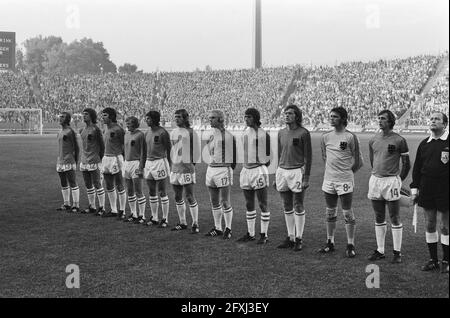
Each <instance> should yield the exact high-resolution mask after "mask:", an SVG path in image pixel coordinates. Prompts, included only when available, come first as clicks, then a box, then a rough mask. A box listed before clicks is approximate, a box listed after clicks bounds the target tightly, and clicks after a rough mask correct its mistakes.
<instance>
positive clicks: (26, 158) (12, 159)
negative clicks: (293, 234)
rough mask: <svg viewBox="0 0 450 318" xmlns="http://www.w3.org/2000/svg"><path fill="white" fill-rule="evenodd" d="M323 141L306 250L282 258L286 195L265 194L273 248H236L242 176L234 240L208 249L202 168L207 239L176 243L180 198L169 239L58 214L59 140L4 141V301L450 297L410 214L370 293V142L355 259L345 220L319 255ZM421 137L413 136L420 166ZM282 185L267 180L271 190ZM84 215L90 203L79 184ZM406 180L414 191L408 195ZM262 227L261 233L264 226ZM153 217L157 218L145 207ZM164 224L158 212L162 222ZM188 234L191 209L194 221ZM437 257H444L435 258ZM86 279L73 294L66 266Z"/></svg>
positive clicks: (202, 207) (0, 195)
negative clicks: (349, 252)
mask: <svg viewBox="0 0 450 318" xmlns="http://www.w3.org/2000/svg"><path fill="white" fill-rule="evenodd" d="M319 137H320V135H319V134H313V135H312V138H313V150H314V153H313V160H314V162H313V166H312V175H311V181H310V188H309V189H308V190H307V194H306V198H305V207H306V213H307V214H306V226H305V234H304V249H303V250H302V251H300V252H294V251H292V250H279V249H277V248H276V246H277V245H278V243H279V242H280V241H282V240H283V239H284V238H285V236H286V226H285V222H284V215H283V212H282V205H281V199H280V197H279V194H278V193H277V192H276V191H275V190H274V189H273V188H271V189H270V190H269V208H270V211H271V220H270V226H269V240H270V242H269V243H268V244H267V245H265V246H259V245H256V243H255V242H251V243H246V244H238V243H236V241H235V240H236V239H237V238H238V237H240V236H241V235H243V234H245V233H246V231H247V227H246V219H245V201H244V197H243V194H242V192H241V190H240V189H239V172H240V170H241V166H240V165H238V167H237V169H236V170H235V171H234V182H235V185H234V186H233V188H232V194H231V196H232V205H233V208H234V217H233V239H232V240H229V241H224V240H222V239H221V238H207V237H205V236H204V235H203V234H204V233H205V232H206V231H208V230H209V229H210V228H211V227H212V226H213V219H212V214H211V211H210V205H209V197H208V192H207V191H206V187H205V185H204V178H205V171H206V166H205V165H204V164H200V165H198V167H197V185H196V189H195V190H196V196H197V201H198V203H199V225H200V231H201V233H200V234H197V235H192V234H190V233H189V230H188V231H181V232H171V231H170V230H169V229H170V228H171V226H174V225H175V224H176V223H177V221H178V215H177V212H176V208H175V204H174V201H173V192H172V191H170V192H169V197H170V213H169V228H166V229H157V228H149V227H144V226H142V225H135V224H125V223H123V222H119V221H116V220H115V219H111V218H106V219H102V218H99V217H94V216H92V215H81V214H68V213H62V212H57V211H55V208H56V207H58V206H59V205H60V204H61V202H62V197H61V192H60V186H59V178H58V176H57V173H56V171H55V159H56V138H55V137H54V136H42V137H40V136H24V137H20V136H4V137H0V167H2V169H1V170H0V180H1V182H0V201H1V202H0V207H1V222H0V242H1V243H0V244H1V245H0V246H1V257H0V271H1V274H0V297H155V298H156V297H183V298H184V297H186V298H187V297H189V298H191V297H193V298H195V297H227V298H228V297H231V298H234V297H258V298H260V297H282V298H287V297H299V298H300V297H302V298H303V297H334V298H335V297H352V298H353V297H446V298H448V297H449V293H448V290H449V289H448V287H449V280H448V279H449V276H448V275H444V274H440V273H424V272H421V271H420V266H421V265H423V263H424V262H426V261H427V259H428V251H427V248H426V243H425V235H424V232H425V229H424V217H423V214H422V213H421V211H420V213H419V226H418V231H417V233H414V232H413V228H412V225H411V221H412V211H409V210H408V209H404V208H403V209H402V212H401V215H402V220H403V224H404V232H403V248H402V250H403V251H402V252H403V254H404V258H403V260H404V262H403V263H402V264H396V265H392V264H390V263H389V260H390V257H391V255H390V252H389V251H391V250H392V235H391V232H390V227H389V228H388V233H387V236H386V251H387V258H386V260H383V261H379V262H377V263H376V264H377V265H379V268H380V288H373V289H369V288H367V287H366V283H365V282H366V278H367V276H368V275H369V273H366V266H367V265H369V264H370V262H369V261H368V260H367V255H369V254H370V253H371V252H372V250H373V249H374V248H375V247H376V241H375V231H374V216H373V212H372V208H371V205H370V201H369V200H368V199H367V198H366V194H367V184H368V180H369V176H370V169H369V160H368V145H367V144H368V140H369V138H370V136H369V135H360V136H359V137H360V141H361V148H362V152H363V155H364V159H365V166H364V167H363V168H362V170H360V171H359V172H358V173H357V174H356V176H355V182H356V190H355V194H354V200H353V201H354V204H353V207H354V211H355V215H356V220H357V230H356V251H357V257H356V258H355V259H346V258H345V257H344V252H345V246H346V238H345V228H344V222H343V217H342V214H341V212H340V213H339V218H338V226H337V233H336V248H337V250H336V252H335V253H334V254H332V255H320V254H318V253H317V252H316V251H317V249H318V248H320V247H321V246H322V245H323V244H324V243H325V240H326V228H325V206H324V199H323V194H322V191H321V183H322V176H323V169H324V164H323V162H322V160H321V157H320V147H319ZM422 138H424V137H423V136H421V137H417V136H408V137H407V140H408V143H409V147H410V149H411V158H412V160H414V157H415V152H416V149H417V146H418V143H419V141H420V140H421V139H422ZM273 178H274V176H273V175H272V176H271V181H272V180H273ZM78 183H79V185H80V189H81V206H82V207H86V206H87V196H86V192H85V188H84V185H83V181H82V177H81V174H80V173H79V172H78ZM409 183H410V178H408V179H407V180H406V184H407V185H409ZM259 212H260V211H259V210H258V218H257V222H256V232H257V233H258V231H259V228H260V227H259V222H260V214H259ZM146 213H147V215H149V213H150V211H149V207H147V212H146ZM160 213H161V211H160ZM186 213H187V216H188V223H190V215H189V209H187V211H186ZM439 255H441V250H440V247H439ZM69 264H76V265H78V266H79V268H80V288H79V289H68V288H66V285H65V281H66V277H67V275H69V274H68V273H66V271H65V270H66V266H67V265H69Z"/></svg>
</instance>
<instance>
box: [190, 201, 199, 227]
mask: <svg viewBox="0 0 450 318" xmlns="http://www.w3.org/2000/svg"><path fill="white" fill-rule="evenodd" d="M189 210H190V211H191V217H192V225H194V224H197V225H198V203H197V201H195V202H194V203H192V204H190V205H189Z"/></svg>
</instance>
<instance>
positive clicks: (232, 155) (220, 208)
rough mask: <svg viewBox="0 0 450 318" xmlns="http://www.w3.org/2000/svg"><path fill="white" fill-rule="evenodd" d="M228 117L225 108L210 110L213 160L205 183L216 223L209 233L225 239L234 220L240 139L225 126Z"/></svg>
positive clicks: (211, 154)
mask: <svg viewBox="0 0 450 318" xmlns="http://www.w3.org/2000/svg"><path fill="white" fill-rule="evenodd" d="M224 121H225V118H224V114H223V112H222V111H220V110H212V111H210V113H209V122H210V125H211V128H212V129H213V131H212V134H211V135H210V136H209V140H208V144H207V147H208V151H209V155H210V162H209V164H208V168H207V170H206V179H205V184H206V186H207V187H208V191H209V197H210V201H211V207H212V214H213V218H214V227H213V228H212V229H211V230H210V231H209V232H208V233H206V234H205V236H218V235H222V238H223V239H230V238H231V223H232V221H233V208H232V207H231V202H230V188H231V186H232V185H233V169H234V168H235V167H236V140H235V138H234V136H233V135H232V134H231V133H230V132H228V131H227V130H226V129H225V124H224ZM222 217H223V218H224V219H225V231H222Z"/></svg>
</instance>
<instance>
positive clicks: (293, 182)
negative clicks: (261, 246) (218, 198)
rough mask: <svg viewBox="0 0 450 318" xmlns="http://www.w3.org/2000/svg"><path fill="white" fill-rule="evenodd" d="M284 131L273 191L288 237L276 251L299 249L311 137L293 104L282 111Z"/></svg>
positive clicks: (308, 171) (282, 131)
mask: <svg viewBox="0 0 450 318" xmlns="http://www.w3.org/2000/svg"><path fill="white" fill-rule="evenodd" d="M284 119H285V122H286V128H283V129H281V130H280V131H279V132H278V168H277V172H276V182H275V184H276V188H277V191H278V192H280V195H281V198H282V199H283V208H284V219H285V221H286V227H287V232H288V236H287V238H286V240H285V241H284V242H283V243H281V244H280V245H279V246H278V248H294V251H300V250H301V249H302V244H303V242H302V238H303V230H304V227H305V208H304V206H303V202H304V198H305V190H306V189H307V188H308V187H309V176H310V173H311V160H312V150H311V135H310V134H309V131H308V130H307V129H306V128H304V127H302V112H301V111H300V109H299V108H298V107H297V106H296V105H289V106H286V108H285V109H284Z"/></svg>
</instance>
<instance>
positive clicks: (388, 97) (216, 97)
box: [0, 55, 448, 127]
mask: <svg viewBox="0 0 450 318" xmlns="http://www.w3.org/2000/svg"><path fill="white" fill-rule="evenodd" d="M443 57H444V55H421V56H416V57H410V58H405V59H394V60H379V61H375V62H349V63H342V64H340V65H337V66H317V67H313V66H311V67H300V66H291V67H275V68H263V69H258V70H254V69H241V70H217V71H195V72H175V73H164V72H163V73H159V72H158V73H147V74H102V75H75V76H63V75H40V76H32V77H30V76H25V75H24V74H14V73H0V107H1V108H5V107H6V108H41V109H42V110H43V121H44V122H56V121H57V116H58V114H59V113H60V112H61V111H63V110H68V111H71V112H72V113H80V112H82V110H83V109H84V108H86V107H91V108H94V109H96V110H97V111H100V110H101V109H103V108H105V107H114V108H116V109H117V110H118V113H119V117H120V118H125V117H127V116H131V115H135V116H138V117H140V118H142V117H144V115H145V113H146V112H147V111H148V110H150V109H158V110H159V111H160V112H161V113H162V117H163V122H164V121H170V120H172V116H173V112H174V111H175V110H176V109H179V108H186V109H187V110H188V111H189V113H190V114H191V118H192V121H193V122H194V123H197V124H201V123H206V122H207V116H208V110H211V109H221V110H223V111H224V113H225V114H226V122H227V123H242V122H243V117H244V116H243V115H244V111H245V109H246V108H248V107H255V108H257V109H259V110H260V112H261V118H262V122H263V124H264V125H267V126H274V125H278V124H280V116H279V114H280V107H281V105H282V101H283V100H287V101H288V102H289V103H295V104H297V105H299V106H300V108H301V109H302V110H303V112H304V121H305V125H308V126H316V127H317V126H320V125H326V124H327V121H328V120H327V118H328V112H329V110H330V109H331V108H333V107H337V106H343V107H345V108H346V109H347V110H348V111H349V116H350V118H349V119H350V120H349V121H350V122H351V123H352V124H355V125H360V126H362V127H364V126H370V125H372V124H374V123H375V122H374V120H375V119H376V115H377V113H378V112H379V111H380V110H382V109H386V108H388V109H390V110H392V111H394V112H395V114H396V115H397V117H400V116H401V115H402V114H404V113H405V111H406V110H408V109H409V108H410V107H411V105H413V103H414V102H415V101H416V100H417V98H418V96H420V93H421V90H422V88H423V87H424V85H425V84H426V82H427V80H428V79H429V77H430V76H432V75H433V74H434V73H435V69H436V66H437V65H438V63H439V61H440V60H442V58H443ZM291 83H292V84H293V85H290V84H291ZM287 97H288V98H287ZM425 99H426V102H425V103H424V104H423V105H422V107H418V108H417V109H416V108H414V111H413V110H411V121H410V124H416V123H418V122H419V121H420V119H421V118H423V117H424V114H427V112H429V111H431V109H436V108H439V109H441V108H442V109H445V110H446V111H447V112H448V67H447V72H446V74H445V75H444V76H442V77H441V78H440V79H439V80H438V81H437V83H436V85H435V86H434V87H433V88H432V89H431V91H430V93H429V94H427V96H426V97H425Z"/></svg>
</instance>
